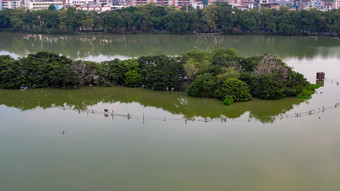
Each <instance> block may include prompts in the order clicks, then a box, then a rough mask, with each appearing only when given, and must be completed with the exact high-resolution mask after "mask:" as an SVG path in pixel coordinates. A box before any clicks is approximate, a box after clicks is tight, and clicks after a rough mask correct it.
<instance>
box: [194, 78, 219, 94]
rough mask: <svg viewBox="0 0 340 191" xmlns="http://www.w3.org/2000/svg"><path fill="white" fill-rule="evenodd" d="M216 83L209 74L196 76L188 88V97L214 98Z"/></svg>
mask: <svg viewBox="0 0 340 191" xmlns="http://www.w3.org/2000/svg"><path fill="white" fill-rule="evenodd" d="M217 86H218V84H217V82H216V80H215V78H214V76H212V75H211V74H209V73H207V74H200V75H198V76H197V77H196V78H195V80H194V81H193V82H192V84H190V85H189V87H188V95H189V96H192V97H208V98H209V97H215V95H216V89H217Z"/></svg>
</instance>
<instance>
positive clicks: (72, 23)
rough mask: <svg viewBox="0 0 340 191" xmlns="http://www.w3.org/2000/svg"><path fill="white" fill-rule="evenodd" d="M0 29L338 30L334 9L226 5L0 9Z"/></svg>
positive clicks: (337, 12)
mask: <svg viewBox="0 0 340 191" xmlns="http://www.w3.org/2000/svg"><path fill="white" fill-rule="evenodd" d="M0 29H12V30H14V31H34V32H54V33H65V32H67V33H75V32H109V33H119V34H123V33H137V32H170V33H188V32H200V33H235V34H237V33H276V34H286V35H291V34H306V33H307V34H308V33H329V32H333V33H338V32H340V10H332V11H319V10H316V9H311V10H308V11H306V10H297V11H295V10H294V11H293V10H289V9H288V8H287V7H281V9H280V10H273V9H268V8H262V9H260V10H258V9H252V10H239V9H233V8H232V7H231V6H230V5H228V4H226V3H218V4H216V5H209V6H207V7H205V8H204V9H202V10H200V9H198V10H197V9H193V8H189V9H188V10H187V9H176V8H174V7H162V6H156V5H154V4H147V5H144V6H137V7H127V8H123V9H120V10H117V11H107V12H103V13H97V12H95V11H92V12H86V11H82V10H76V9H75V8H72V7H68V8H67V9H62V10H58V11H56V10H55V7H54V6H52V5H51V6H50V7H49V9H47V10H38V11H26V10H25V9H7V10H2V11H0Z"/></svg>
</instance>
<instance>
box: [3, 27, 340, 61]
mask: <svg viewBox="0 0 340 191" xmlns="http://www.w3.org/2000/svg"><path fill="white" fill-rule="evenodd" d="M0 41H1V42H2V43H1V44H0V50H3V51H8V52H11V53H15V54H18V55H20V56H26V55H27V53H35V52H38V51H49V52H54V53H60V54H63V55H66V56H68V57H70V58H72V59H84V58H87V57H90V56H99V55H104V56H108V57H111V56H117V55H121V56H126V57H138V56H143V55H151V54H153V55H156V54H168V55H178V54H181V53H182V52H185V51H188V50H192V49H194V48H198V49H202V50H209V49H213V48H216V47H220V46H221V47H228V48H229V47H232V48H236V49H237V50H238V52H239V54H240V55H241V56H254V55H261V54H263V53H266V52H269V53H272V54H275V55H278V56H280V57H281V58H300V59H302V58H307V59H308V58H313V57H316V56H325V57H330V56H334V57H338V58H340V48H339V41H338V40H337V39H336V38H331V37H308V36H307V37H303V36H256V35H251V36H247V35H239V36H230V35H229V36H228V35H215V36H214V35H148V34H138V35H107V34H104V35H41V34H20V33H13V34H12V33H1V34H0Z"/></svg>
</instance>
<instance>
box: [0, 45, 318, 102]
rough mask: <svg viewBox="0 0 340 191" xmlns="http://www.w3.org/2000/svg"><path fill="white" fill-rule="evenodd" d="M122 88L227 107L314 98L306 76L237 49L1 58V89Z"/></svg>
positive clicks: (276, 60)
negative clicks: (103, 57) (177, 94)
mask: <svg viewBox="0 0 340 191" xmlns="http://www.w3.org/2000/svg"><path fill="white" fill-rule="evenodd" d="M80 86H106V87H110V86H126V87H143V88H148V89H152V90H164V91H171V90H181V91H187V92H188V94H189V95H190V96H193V97H208V98H219V99H221V100H224V103H225V104H231V103H233V102H239V101H248V100H250V99H251V98H252V97H258V98H262V99H279V98H282V97H286V96H290V97H295V96H298V97H306V98H308V97H309V96H310V95H311V94H313V93H314V87H313V86H311V85H310V84H309V83H308V82H307V80H306V79H305V78H304V76H303V75H302V74H300V73H297V72H294V71H293V70H292V69H291V68H290V67H288V66H287V65H286V64H285V63H283V62H282V60H280V59H279V58H277V57H276V56H272V55H267V54H266V55H263V56H255V57H249V58H244V57H239V56H238V55H237V52H236V50H235V49H224V48H218V49H215V50H213V51H206V52H202V51H198V50H194V51H190V52H187V53H183V54H182V55H181V56H166V55H158V56H142V57H139V58H137V59H128V60H118V59H115V60H111V61H104V62H101V63H97V62H90V61H80V60H75V61H74V60H71V59H69V58H66V57H65V56H60V55H58V54H53V53H48V52H39V53H36V54H29V55H28V56H27V57H23V58H19V59H13V58H11V57H10V56H8V55H3V56H0V88H6V89H19V88H21V89H26V88H44V87H80Z"/></svg>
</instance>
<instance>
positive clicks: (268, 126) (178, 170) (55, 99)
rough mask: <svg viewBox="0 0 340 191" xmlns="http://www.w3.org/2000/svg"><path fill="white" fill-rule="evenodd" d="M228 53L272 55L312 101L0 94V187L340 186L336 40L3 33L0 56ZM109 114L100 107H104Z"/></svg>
mask: <svg viewBox="0 0 340 191" xmlns="http://www.w3.org/2000/svg"><path fill="white" fill-rule="evenodd" d="M220 46H222V47H227V48H230V47H233V48H236V49H237V51H238V52H239V54H240V55H241V56H253V55H261V54H263V53H266V52H268V53H271V54H275V55H277V56H279V57H281V58H283V60H284V61H285V62H286V63H287V64H288V65H289V66H291V67H293V68H294V70H295V71H298V72H301V73H302V74H304V75H305V77H306V78H307V79H308V80H309V81H310V82H312V83H316V77H315V76H316V72H325V74H326V80H325V81H323V82H318V83H322V84H323V86H322V87H321V88H319V89H318V90H317V92H316V94H314V95H313V96H312V98H311V99H308V100H304V99H297V98H285V99H281V100H275V101H266V100H258V99H254V100H253V101H250V102H244V103H235V104H233V105H231V106H223V105H222V103H221V101H219V100H216V99H199V98H192V97H188V96H187V95H186V93H184V92H160V91H150V90H146V89H140V88H124V87H112V88H99V87H85V88H79V89H52V88H47V89H32V90H26V91H21V90H0V190H1V191H2V190H4V191H6V190H25V191H27V190H28V191H39V190H52V191H54V190H56V191H57V190H58V191H59V190H91V191H92V190H124V191H125V190H141V191H144V190H147V191H149V190H223V191H224V190H240V191H241V190H242V191H243V190H251V191H266V190H268V191H272V190H276V191H281V190H282V191H286V190H299V191H304V190H306V191H307V190H308V191H313V190H315V191H320V190H323V191H327V190H332V191H333V190H336V189H338V188H339V187H340V182H339V178H340V138H339V137H340V106H338V103H339V102H340V85H338V83H337V82H340V75H339V72H340V40H339V39H338V38H333V37H309V36H256V35H250V36H247V35H244V36H222V35H217V36H212V35H149V34H142V35H39V34H20V33H0V54H9V55H11V56H13V57H15V58H17V57H21V56H26V55H27V54H29V53H35V52H38V51H43V50H45V51H51V52H55V53H61V54H63V55H66V56H67V57H70V58H72V59H82V60H92V61H103V60H110V59H114V58H120V59H127V58H131V57H138V56H142V55H156V54H167V55H179V54H181V53H182V52H184V51H188V50H192V49H200V50H209V49H212V48H215V47H220ZM105 109H107V112H105V111H104V110H105Z"/></svg>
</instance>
